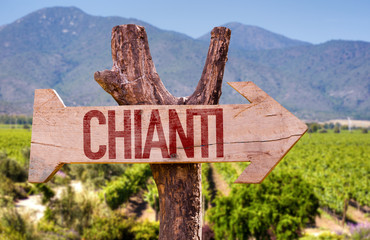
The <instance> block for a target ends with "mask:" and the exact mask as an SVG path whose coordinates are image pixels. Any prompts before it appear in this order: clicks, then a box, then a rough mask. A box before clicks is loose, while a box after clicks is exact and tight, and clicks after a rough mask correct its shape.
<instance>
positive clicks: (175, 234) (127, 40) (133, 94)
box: [94, 24, 231, 240]
mask: <svg viewBox="0 0 370 240" xmlns="http://www.w3.org/2000/svg"><path fill="white" fill-rule="evenodd" d="M230 35H231V31H230V29H228V28H225V27H216V28H214V29H213V30H212V33H211V42H210V45H209V50H208V55H207V60H206V63H205V66H204V69H203V73H202V76H201V79H200V81H199V83H198V85H197V87H196V89H195V91H194V93H193V94H192V95H191V96H189V97H188V98H184V97H180V98H176V97H174V96H172V95H171V94H170V93H169V92H168V91H167V89H166V88H165V86H164V85H163V83H162V81H161V80H160V78H159V76H158V74H157V72H156V69H155V66H154V63H153V61H152V57H151V54H150V51H149V44H148V38H147V35H146V32H145V29H144V27H141V26H138V25H134V24H128V25H121V26H116V27H114V28H113V29H112V40H111V44H112V59H113V67H112V69H111V70H104V71H101V72H95V74H94V78H95V80H96V81H97V82H98V83H99V84H100V86H101V87H102V88H103V89H104V90H105V91H106V92H108V93H109V94H110V95H112V97H113V98H114V99H115V100H116V101H117V103H118V104H119V105H144V104H145V105H176V104H178V105H183V104H185V105H211V104H218V101H219V98H220V96H221V86H222V79H223V73H224V68H225V63H226V61H227V52H228V48H229V42H230ZM151 169H152V173H153V177H154V179H155V182H156V184H157V188H158V193H159V203H160V216H159V219H160V232H159V239H169V240H173V239H184V240H185V239H186V240H188V239H201V219H202V217H201V199H202V197H201V164H199V163H195V164H194V163H191V164H151Z"/></svg>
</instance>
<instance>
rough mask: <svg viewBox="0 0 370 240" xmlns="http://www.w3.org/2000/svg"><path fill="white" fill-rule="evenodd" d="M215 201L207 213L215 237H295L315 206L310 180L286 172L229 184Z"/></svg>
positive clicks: (307, 220) (313, 213) (309, 217)
mask: <svg viewBox="0 0 370 240" xmlns="http://www.w3.org/2000/svg"><path fill="white" fill-rule="evenodd" d="M215 203H216V206H215V207H214V208H211V209H210V210H209V211H208V212H207V213H209V220H210V222H211V223H212V227H213V230H214V232H215V237H216V239H248V238H250V237H254V238H256V239H257V240H258V239H270V238H277V239H297V238H298V236H299V233H300V230H301V229H302V228H303V227H304V226H305V225H306V224H307V223H310V222H313V221H314V218H315V216H316V215H318V207H319V202H318V199H317V197H316V196H315V195H314V193H313V188H312V187H311V186H310V184H308V183H306V182H305V181H304V180H303V179H302V178H301V177H300V176H299V175H296V174H291V173H289V172H285V173H284V174H282V173H272V174H270V176H269V177H268V178H266V179H265V180H264V182H263V183H262V184H257V185H252V184H251V185H237V186H233V188H232V191H231V193H230V195H229V196H225V197H219V198H217V199H216V200H215Z"/></svg>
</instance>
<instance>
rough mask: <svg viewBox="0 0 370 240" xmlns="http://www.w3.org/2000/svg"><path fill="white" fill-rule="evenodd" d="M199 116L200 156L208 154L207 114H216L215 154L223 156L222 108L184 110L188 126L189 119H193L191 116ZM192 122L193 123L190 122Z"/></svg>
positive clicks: (206, 156)
mask: <svg viewBox="0 0 370 240" xmlns="http://www.w3.org/2000/svg"><path fill="white" fill-rule="evenodd" d="M196 115H197V116H200V117H201V119H200V121H201V149H202V158H208V156H209V143H208V116H210V115H215V116H216V156H217V157H223V156H224V143H223V141H224V127H223V109H222V108H216V109H188V110H186V118H187V121H188V123H187V125H188V126H189V119H190V118H191V121H193V116H196ZM192 124H193V123H192Z"/></svg>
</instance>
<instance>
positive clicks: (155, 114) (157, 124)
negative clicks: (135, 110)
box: [143, 109, 170, 158]
mask: <svg viewBox="0 0 370 240" xmlns="http://www.w3.org/2000/svg"><path fill="white" fill-rule="evenodd" d="M154 129H157V135H158V141H153V135H154ZM154 147H156V148H160V149H161V152H162V157H163V158H169V157H170V155H169V154H168V148H167V144H166V139H165V137H164V132H163V127H162V122H161V118H160V116H159V111H158V109H154V110H152V114H151V116H150V123H149V127H148V133H147V135H146V141H145V147H144V153H143V158H149V157H150V150H151V149H152V148H154Z"/></svg>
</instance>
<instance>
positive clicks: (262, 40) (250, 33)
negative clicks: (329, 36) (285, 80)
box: [199, 22, 310, 50]
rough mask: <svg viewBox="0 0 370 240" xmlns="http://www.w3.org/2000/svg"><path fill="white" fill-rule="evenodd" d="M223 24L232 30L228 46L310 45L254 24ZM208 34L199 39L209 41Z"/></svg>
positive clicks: (252, 47) (243, 47) (272, 47)
mask: <svg viewBox="0 0 370 240" xmlns="http://www.w3.org/2000/svg"><path fill="white" fill-rule="evenodd" d="M223 26H224V27H227V28H230V29H231V31H232V38H231V40H230V46H231V47H233V48H240V49H244V50H266V49H276V48H288V47H296V46H303V45H310V43H307V42H303V41H298V40H293V39H290V38H287V37H285V36H283V35H280V34H276V33H273V32H270V31H267V30H265V29H263V28H260V27H256V26H248V25H244V24H241V23H237V22H232V23H227V24H224V25H223ZM209 34H210V33H207V34H205V35H203V36H202V37H200V38H199V40H202V41H209Z"/></svg>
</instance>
